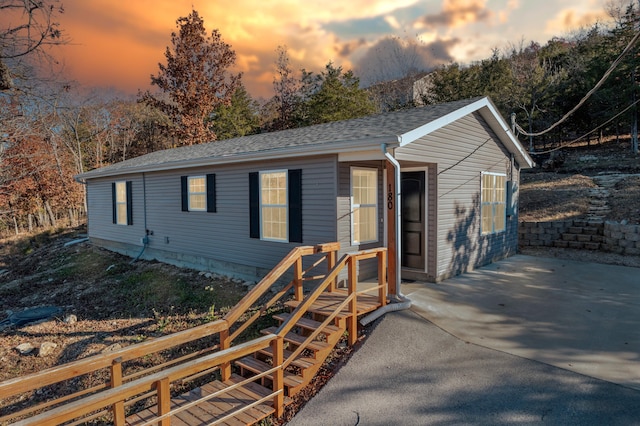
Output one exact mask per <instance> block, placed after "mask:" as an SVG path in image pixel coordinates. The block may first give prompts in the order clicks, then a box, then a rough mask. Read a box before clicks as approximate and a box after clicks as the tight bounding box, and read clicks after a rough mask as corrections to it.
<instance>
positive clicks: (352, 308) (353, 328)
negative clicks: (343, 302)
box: [347, 256, 358, 346]
mask: <svg viewBox="0 0 640 426" xmlns="http://www.w3.org/2000/svg"><path fill="white" fill-rule="evenodd" d="M356 266H357V263H356V258H355V257H353V256H352V257H349V272H348V274H349V283H348V286H349V296H350V297H351V301H350V302H349V312H350V313H351V315H350V316H349V320H348V322H347V331H348V333H349V345H350V346H353V345H355V343H356V341H357V340H358V301H357V300H356V297H357V287H358V276H357V268H356Z"/></svg>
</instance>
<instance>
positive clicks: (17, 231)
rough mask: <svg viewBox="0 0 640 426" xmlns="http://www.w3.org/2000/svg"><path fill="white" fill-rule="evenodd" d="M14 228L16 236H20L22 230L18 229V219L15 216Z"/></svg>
mask: <svg viewBox="0 0 640 426" xmlns="http://www.w3.org/2000/svg"><path fill="white" fill-rule="evenodd" d="M13 226H14V228H15V230H16V235H20V228H19V227H18V219H16V216H15V215H14V216H13Z"/></svg>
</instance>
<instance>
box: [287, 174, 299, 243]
mask: <svg viewBox="0 0 640 426" xmlns="http://www.w3.org/2000/svg"><path fill="white" fill-rule="evenodd" d="M288 189H289V242H292V243H301V242H302V170H301V169H296V170H289V188H288Z"/></svg>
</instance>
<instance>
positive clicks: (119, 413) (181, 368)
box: [0, 243, 386, 425]
mask: <svg viewBox="0 0 640 426" xmlns="http://www.w3.org/2000/svg"><path fill="white" fill-rule="evenodd" d="M339 248H340V244H339V243H327V244H321V245H316V246H302V247H296V248H294V249H292V250H291V252H290V253H289V254H288V255H287V256H285V258H283V259H282V261H280V262H279V263H278V265H276V267H274V269H273V270H272V271H271V272H270V273H269V274H267V276H265V277H264V278H263V279H262V280H261V281H260V282H259V283H258V284H257V285H256V286H255V287H254V288H253V289H252V290H251V291H250V292H249V293H247V295H246V296H245V297H244V298H243V299H242V300H241V301H240V302H238V303H237V304H236V305H235V306H234V307H233V308H232V309H231V310H230V311H229V312H228V313H227V314H226V315H225V316H224V318H223V319H221V320H217V321H214V322H211V323H207V324H203V325H201V326H198V327H194V328H192V329H189V330H184V331H181V332H177V333H173V334H170V335H166V336H162V337H159V338H156V339H150V340H147V341H145V342H142V343H138V344H135V345H131V346H128V347H126V348H122V349H119V350H117V351H114V352H110V353H105V354H100V355H96V356H93V357H89V358H85V359H81V360H78V361H74V362H72V363H69V364H65V365H61V366H57V367H52V368H49V369H46V370H43V371H41V372H38V373H33V374H30V375H27V376H23V377H18V378H14V379H10V380H7V381H5V382H2V383H0V399H5V398H8V397H10V396H14V395H19V394H22V393H26V392H30V391H33V390H35V389H38V388H41V387H44V386H47V385H51V384H54V383H58V382H62V381H64V380H68V379H70V378H73V377H78V376H82V375H84V374H89V373H92V372H96V371H99V370H102V369H109V371H110V373H111V374H110V376H109V377H110V378H109V381H108V382H106V383H104V384H103V385H98V386H94V387H92V388H91V389H90V390H87V389H85V390H82V391H80V392H76V393H74V394H71V395H66V396H63V397H61V398H58V399H56V400H54V401H49V402H45V403H42V404H39V405H36V406H34V407H30V408H29V409H26V410H21V411H20V412H19V413H13V414H10V415H7V416H4V417H3V418H2V420H3V421H4V420H7V419H15V418H19V417H20V416H24V415H29V413H33V412H37V411H40V410H44V409H48V411H44V412H42V413H41V414H37V415H35V416H33V417H31V418H28V419H25V420H22V421H21V422H19V423H18V424H24V425H35V424H44V425H47V424H57V423H59V422H62V421H70V420H72V419H78V418H79V417H83V418H85V419H86V418H87V417H86V416H87V415H90V413H95V412H96V411H98V410H104V409H107V410H109V411H111V412H112V413H113V414H114V421H115V423H116V424H123V422H124V406H126V405H129V404H130V403H132V401H136V400H138V399H140V398H142V397H148V396H152V395H154V394H157V395H158V398H159V403H158V407H159V413H160V416H161V417H160V419H158V418H156V419H155V422H159V423H167V422H168V419H169V414H168V413H171V411H170V410H169V408H168V407H169V406H168V401H169V396H168V393H167V392H168V390H169V385H170V383H172V382H175V381H176V380H188V379H189V378H190V377H192V376H194V375H200V374H202V372H203V371H212V369H213V370H215V369H219V370H220V373H221V374H222V378H223V380H224V379H225V378H228V376H229V375H230V371H231V370H230V365H231V361H233V360H235V359H237V358H240V357H242V356H245V355H248V354H250V353H253V352H255V351H257V350H261V349H264V348H266V347H268V346H269V345H271V346H272V353H273V354H274V357H273V365H274V368H277V366H281V367H280V368H277V371H275V372H274V374H273V387H274V389H273V393H272V394H271V395H270V396H269V397H265V400H266V399H269V398H274V407H275V409H276V415H277V416H281V415H282V414H283V402H284V393H283V387H284V376H283V373H284V368H286V366H288V365H290V364H291V362H292V361H293V359H295V357H296V356H298V355H299V354H300V353H301V352H302V351H303V350H304V348H305V347H306V346H307V345H308V344H309V342H310V341H312V340H313V339H315V338H316V337H317V335H318V334H319V333H320V332H321V330H322V329H323V328H324V327H326V326H327V325H328V324H329V323H330V322H331V321H333V320H334V319H335V317H336V316H337V315H338V314H339V313H340V312H341V311H342V310H343V309H344V308H345V306H347V305H349V311H350V312H351V313H352V315H351V316H352V317H353V320H350V321H349V322H348V330H349V332H350V339H349V341H350V344H352V343H354V342H355V340H354V339H355V338H356V334H357V333H356V329H355V327H356V325H354V324H356V319H355V318H356V316H357V312H356V309H357V308H356V306H357V305H356V298H357V297H358V294H359V293H360V292H357V291H356V283H357V277H356V272H355V271H356V263H357V261H360V260H364V259H371V258H374V257H376V256H377V257H378V280H379V283H380V285H379V286H378V287H376V288H375V289H378V294H379V296H380V298H382V299H386V293H385V291H386V275H385V274H386V249H385V248H379V249H372V250H364V251H360V252H357V253H350V254H346V255H344V256H343V257H342V258H341V259H340V260H339V261H337V262H336V253H337V251H338V250H339ZM314 254H325V256H324V258H323V259H319V260H318V261H315V262H314V263H313V265H312V266H311V267H309V268H307V270H304V271H303V270H302V258H303V257H304V256H308V255H314ZM323 261H326V262H327V267H328V268H327V269H328V272H327V273H326V275H323V276H322V278H321V279H322V281H321V283H320V284H319V285H318V286H317V287H315V288H314V289H313V290H312V292H311V293H310V294H309V295H308V296H307V297H303V292H302V284H303V281H304V278H305V275H306V274H307V273H308V272H310V271H311V270H312V269H314V268H316V267H317V266H318V265H320V264H321V263H322V262H323ZM345 266H348V267H349V274H348V277H349V280H348V284H349V289H348V296H347V298H346V299H345V300H344V301H343V302H342V303H341V304H340V305H339V306H338V307H337V309H335V310H334V312H333V313H332V314H330V315H329V316H328V317H327V318H326V319H325V320H324V322H323V323H322V324H321V326H320V327H319V328H318V329H317V330H314V331H313V332H312V334H311V335H309V336H308V337H307V338H306V340H305V342H304V343H303V344H302V345H299V346H298V348H297V350H296V351H295V352H293V353H292V354H291V355H290V357H289V358H288V359H286V360H285V359H284V357H283V354H284V352H283V339H284V337H283V336H284V335H285V334H286V333H287V332H289V331H290V330H291V328H292V327H293V326H294V325H295V324H296V323H297V321H298V320H299V319H300V318H302V316H303V315H304V314H305V313H306V312H307V310H308V309H309V307H310V306H311V305H312V304H313V302H315V301H316V300H317V299H318V298H319V297H320V295H321V294H322V293H323V292H324V291H325V290H327V289H328V290H329V291H330V292H332V291H335V285H336V282H337V278H338V275H339V274H340V272H341V271H342V270H343V269H344V267H345ZM291 268H293V272H294V278H293V280H292V281H291V282H290V283H289V285H287V286H285V287H284V288H282V289H280V290H279V291H278V292H277V293H276V294H275V295H273V296H272V297H270V298H269V300H268V302H266V304H265V305H263V306H261V307H260V309H258V310H257V311H256V312H255V313H253V314H252V315H251V316H250V318H249V319H246V320H244V317H245V316H246V315H245V314H246V313H247V311H248V310H249V309H251V307H252V306H253V305H254V304H255V303H257V302H258V301H259V300H260V298H261V297H263V295H265V294H266V293H267V292H268V291H269V290H270V289H271V288H272V287H273V285H274V284H275V283H276V282H277V281H278V280H279V279H280V278H281V277H282V276H283V275H284V274H285V273H287V271H289V270H290V269H291ZM314 278H320V276H316V277H314ZM292 287H294V288H295V294H296V299H297V300H300V302H301V303H300V304H299V305H298V307H297V308H296V309H295V310H294V311H293V312H292V313H291V315H290V317H289V319H288V320H287V321H285V322H284V323H283V324H281V326H280V327H279V328H278V330H277V331H276V334H272V335H267V336H264V337H261V338H257V339H254V340H251V341H249V342H245V343H241V344H239V345H237V346H233V347H231V342H232V341H233V340H234V339H235V338H236V337H238V335H239V334H241V333H242V332H243V331H244V330H246V328H247V327H249V325H250V324H251V323H253V322H254V321H255V320H256V319H257V318H259V317H260V316H261V315H262V314H263V313H264V312H265V311H266V310H267V309H268V308H269V307H270V306H272V305H273V304H274V303H276V302H277V301H278V300H280V299H281V298H282V297H283V296H285V295H286V294H287V293H288V292H289V290H291V288H292ZM375 289H369V291H373V290H375ZM385 301H386V300H382V301H381V303H382V304H384V303H385ZM241 319H243V323H242V324H241V325H240V326H239V327H234V332H233V333H231V327H232V326H233V325H234V324H235V323H236V322H238V321H240V320H241ZM215 334H219V342H220V344H219V345H216V346H212V347H211V348H210V349H207V350H205V351H199V352H198V353H197V354H196V355H197V356H199V357H198V358H190V357H191V355H188V356H184V357H181V358H179V359H178V360H177V361H174V360H172V361H170V362H168V363H166V364H163V366H164V367H165V369H163V370H161V371H156V370H157V368H154V367H151V368H149V369H145V370H144V371H141V372H134V373H132V374H130V375H128V376H125V375H124V373H123V370H122V368H121V366H122V363H124V362H126V361H130V360H133V359H136V358H140V357H142V356H145V355H148V354H150V353H155V352H159V351H162V350H165V349H169V348H172V347H175V346H178V345H181V344H185V343H188V342H190V341H194V340H197V339H201V338H205V337H210V336H212V335H215ZM216 348H219V349H221V350H220V351H218V352H214V353H210V354H207V355H203V356H200V355H202V354H203V353H206V352H209V351H210V350H215V349H216ZM176 362H180V364H177V365H174V364H176ZM159 392H160V393H162V392H165V393H163V394H162V396H161V395H160V394H159ZM74 398H78V399H76V400H73V401H71V402H69V401H70V400H72V399H74ZM61 403H64V405H59V404H61ZM54 405H58V406H57V407H55V408H51V407H52V406H54ZM104 412H105V411H102V413H104ZM93 415H94V414H91V416H93ZM79 421H82V420H79Z"/></svg>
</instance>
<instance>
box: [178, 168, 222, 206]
mask: <svg viewBox="0 0 640 426" xmlns="http://www.w3.org/2000/svg"><path fill="white" fill-rule="evenodd" d="M181 186H182V211H183V212H210V213H213V212H215V211H216V175H215V174H208V175H200V176H198V175H196V176H182V177H181Z"/></svg>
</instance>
